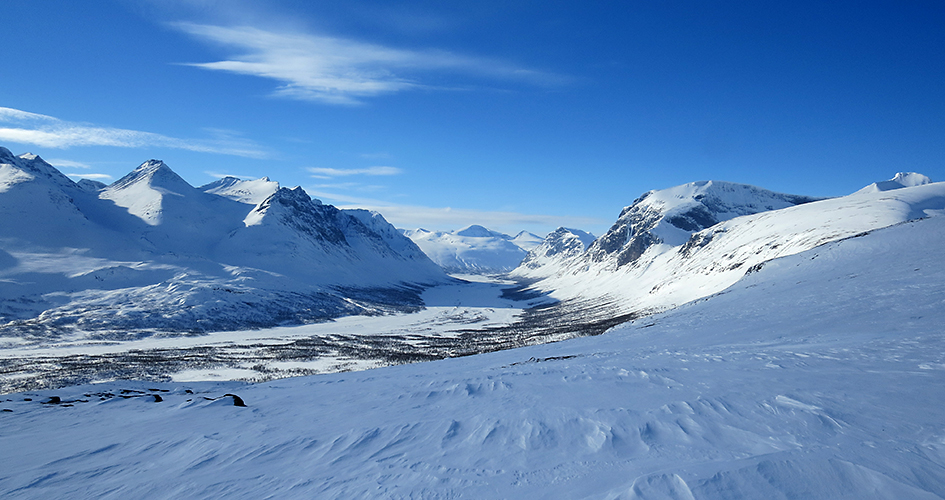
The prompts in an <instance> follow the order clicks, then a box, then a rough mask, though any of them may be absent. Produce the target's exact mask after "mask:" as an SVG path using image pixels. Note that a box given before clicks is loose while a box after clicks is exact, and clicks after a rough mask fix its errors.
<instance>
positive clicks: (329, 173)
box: [306, 167, 404, 179]
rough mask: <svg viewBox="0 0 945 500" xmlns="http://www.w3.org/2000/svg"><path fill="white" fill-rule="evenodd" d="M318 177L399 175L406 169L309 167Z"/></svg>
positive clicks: (315, 176)
mask: <svg viewBox="0 0 945 500" xmlns="http://www.w3.org/2000/svg"><path fill="white" fill-rule="evenodd" d="M306 170H308V171H309V172H311V173H312V177H314V178H316V179H331V178H333V177H348V176H352V175H399V174H402V173H403V172H404V171H403V170H401V169H399V168H397V167H367V168H321V167H310V168H308V169H306Z"/></svg>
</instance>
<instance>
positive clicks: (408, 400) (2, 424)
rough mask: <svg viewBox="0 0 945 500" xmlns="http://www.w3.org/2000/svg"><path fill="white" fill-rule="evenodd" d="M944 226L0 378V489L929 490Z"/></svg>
mask: <svg viewBox="0 0 945 500" xmlns="http://www.w3.org/2000/svg"><path fill="white" fill-rule="evenodd" d="M895 202H896V201H895V199H893V200H892V201H891V202H890V203H895ZM943 247H945V217H931V218H929V219H925V220H920V221H914V222H907V223H903V224H898V225H894V226H892V227H889V228H887V229H882V230H877V231H874V232H871V233H869V234H865V235H860V236H857V237H852V238H847V239H844V240H842V241H837V242H834V243H828V244H826V245H823V246H819V247H817V248H814V249H812V250H807V251H803V252H800V253H797V254H795V255H791V256H787V257H783V258H779V259H777V260H773V261H769V262H767V263H765V264H764V265H763V266H760V268H759V269H756V270H755V272H752V273H751V274H749V275H748V276H745V278H744V279H742V280H741V281H739V282H738V283H736V284H735V285H734V286H731V287H729V288H728V289H726V290H725V291H724V292H723V293H720V294H716V295H713V296H710V297H708V298H706V299H704V300H700V301H697V302H694V303H691V304H688V305H685V306H682V307H679V308H676V309H673V310H670V311H667V312H664V313H662V314H658V315H654V316H649V317H646V318H642V319H639V320H637V321H635V322H633V323H630V324H627V325H624V326H622V327H619V328H617V329H615V330H613V331H611V332H608V333H606V334H604V335H600V336H596V337H585V338H578V339H573V340H569V341H565V342H559V343H555V344H545V345H540V346H533V347H527V348H522V349H514V350H506V351H501V352H495V353H491V354H485V355H479V356H471V357H465V358H458V359H449V360H443V361H436V362H430V363H419V364H412V365H403V366H396V367H389V368H381V369H377V370H370V371H365V372H358V373H339V374H332V375H320V376H314V377H306V378H296V379H285V380H279V381H273V382H268V383H263V384H258V385H243V384H239V383H221V384H212V383H190V384H187V383H168V384H157V383H136V382H121V381H118V382H110V383H106V384H100V385H92V386H82V387H70V388H66V389H60V390H55V391H44V392H35V393H21V394H9V395H6V396H4V397H2V398H0V401H2V404H0V408H2V409H3V410H10V411H3V412H0V449H3V450H4V452H3V453H2V454H0V492H2V494H3V496H4V497H6V498H66V497H72V498H74V497H85V498H90V497H104V498H118V497H121V498H145V497H158V498H188V497H189V498H206V497H223V496H226V497H227V498H260V497H268V498H298V497H308V498H601V499H614V498H626V499H630V498H636V499H722V498H726V499H728V498H805V499H838V498H846V499H870V498H886V499H903V498H910V499H912V498H915V499H923V498H928V499H934V498H942V497H945V406H943V405H942V404H940V402H941V401H942V400H943V399H945V330H943V327H942V325H943V324H945V266H943V265H942V264H943V260H942V253H941V249H942V248H943ZM226 394H235V395H237V396H238V397H239V398H240V400H241V401H242V402H245V404H246V407H239V406H234V402H235V398H234V397H232V396H225V395H226ZM155 395H157V396H159V398H160V401H157V399H158V398H156V397H155ZM53 396H55V397H56V398H58V399H52V397H53ZM208 398H209V399H208ZM27 399H29V400H27Z"/></svg>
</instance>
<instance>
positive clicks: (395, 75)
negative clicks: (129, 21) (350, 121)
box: [173, 22, 568, 105]
mask: <svg viewBox="0 0 945 500" xmlns="http://www.w3.org/2000/svg"><path fill="white" fill-rule="evenodd" d="M173 26H174V27H176V28H177V29H179V30H181V31H183V32H185V33H188V34H190V35H191V36H194V37H196V38H198V39H201V40H204V41H207V42H211V43H215V44H218V45H221V46H224V47H227V48H230V49H234V51H235V52H236V53H235V54H234V55H232V56H230V57H229V58H228V59H226V60H223V61H215V62H205V63H185V64H186V65H189V66H194V67H197V68H202V69H207V70H214V71H227V72H230V73H238V74H243V75H252V76H258V77H262V78H269V79H272V80H276V81H278V82H280V83H281V84H282V85H281V86H280V87H278V88H277V89H276V90H275V92H274V94H275V95H277V96H282V97H289V98H293V99H300V100H307V101H318V102H322V103H327V104H349V105H350V104H360V103H361V102H362V99H363V98H365V97H373V96H378V95H381V94H390V93H395V92H401V91H404V90H411V89H417V88H443V87H442V86H440V85H434V84H432V83H430V81H431V80H433V79H434V78H432V77H431V76H432V75H434V74H436V75H438V76H442V75H457V74H461V75H464V76H465V77H466V78H468V77H470V76H471V77H477V78H485V79H489V80H493V81H494V80H501V81H519V82H528V83H531V84H540V85H548V84H553V85H557V84H561V83H564V82H566V81H567V80H568V78H566V77H563V76H560V75H555V74H552V73H547V72H542V71H537V70H533V69H529V68H524V67H520V66H516V65H514V64H510V63H507V62H503V61H498V60H491V59H486V58H479V57H472V56H465V55H461V54H456V53H453V52H448V51H443V50H435V49H428V50H407V49H398V48H392V47H385V46H383V45H378V44H371V43H365V42H360V41H357V40H351V39H346V38H338V37H331V36H325V35H319V34H309V33H288V32H283V31H270V30H264V29H260V28H256V27H252V26H214V25H208V24H195V23H187V22H180V23H174V24H173ZM460 81H461V82H462V83H461V84H460V85H459V86H465V85H468V82H465V81H463V80H460ZM454 87H455V86H454Z"/></svg>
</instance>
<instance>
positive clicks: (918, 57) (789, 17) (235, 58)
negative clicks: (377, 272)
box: [0, 0, 945, 234]
mask: <svg viewBox="0 0 945 500" xmlns="http://www.w3.org/2000/svg"><path fill="white" fill-rule="evenodd" d="M0 19H2V20H3V27H2V29H0V61H2V62H3V67H4V69H3V72H2V77H0V108H2V109H0V145H3V146H5V147H7V148H9V149H11V150H13V151H14V152H15V153H23V152H27V151H29V152H34V153H37V154H40V155H41V156H43V157H44V158H45V159H47V160H49V161H50V162H51V163H53V164H55V165H57V166H59V167H60V168H61V170H63V171H64V172H65V173H67V174H69V175H72V176H73V178H76V179H78V178H79V177H80V176H86V177H89V178H97V179H98V180H101V181H103V182H105V183H108V182H111V181H113V180H116V179H118V178H119V177H121V176H122V175H124V174H125V173H127V172H128V171H130V170H131V169H133V168H134V167H135V166H137V165H138V164H140V163H141V162H143V161H145V160H147V159H150V158H159V159H163V160H164V161H165V162H166V163H167V164H168V165H170V166H171V168H173V169H174V170H175V171H177V172H178V173H179V174H181V176H183V177H184V178H185V179H186V180H187V181H188V182H190V183H191V184H193V185H195V186H199V185H202V184H205V183H208V182H211V181H213V180H214V179H215V178H216V177H217V176H220V175H235V176H239V177H244V178H250V177H262V176H269V177H270V178H272V179H273V180H277V181H279V182H280V183H281V184H282V185H284V186H295V185H301V186H302V187H304V188H305V189H306V191H308V192H309V193H310V194H312V195H313V196H315V197H317V198H319V199H322V200H323V201H325V202H327V203H332V204H335V205H338V206H343V207H353V206H358V207H366V208H372V209H376V210H379V211H380V212H382V213H383V214H385V216H386V217H387V218H388V219H389V220H391V221H392V222H393V223H395V225H397V226H398V227H408V228H412V227H418V226H420V227H426V228H428V229H457V228H459V227H462V226H465V225H468V224H472V223H480V224H483V225H486V226H489V227H491V228H494V229H498V230H502V231H506V232H515V231H518V230H520V229H526V230H529V231H532V232H535V233H539V234H544V233H546V232H548V231H550V230H553V229H554V228H555V227H557V226H561V225H564V226H569V227H577V228H581V229H585V230H590V231H592V232H594V233H595V234H601V233H602V232H603V231H605V230H606V229H607V227H609V225H610V223H612V222H613V220H615V219H616V217H617V215H618V214H619V212H620V209H621V208H622V207H624V206H626V205H629V204H630V203H631V202H632V201H633V200H634V199H635V198H636V197H638V196H639V195H640V194H642V193H643V192H645V191H647V190H649V189H660V188H666V187H670V186H673V185H677V184H682V183H685V182H690V181H696V180H706V179H717V180H727V181H733V182H742V183H747V184H754V185H758V186H761V187H765V188H768V189H772V190H776V191H782V192H788V193H797V194H808V195H816V196H837V195H844V194H848V193H850V192H853V191H855V190H856V189H858V188H860V187H862V186H864V185H866V184H869V183H870V182H874V181H877V180H884V179H888V178H890V177H892V175H893V174H894V173H895V172H897V171H900V170H907V171H918V172H922V173H924V174H926V175H928V176H930V177H931V178H932V179H933V180H936V181H940V180H945V3H942V2H940V1H932V2H777V3H776V2H745V1H740V2H704V1H692V2H683V1H680V2H672V1H641V2H578V1H574V2H566V1H561V2H555V1H543V2H504V1H502V2H499V1H496V2H493V1H482V2H433V1H430V2H403V3H400V4H398V5H393V4H392V3H390V2H348V1H337V2H336V1H319V2H308V1H260V2H240V1H218V2H215V1H161V2H157V1H155V2H147V1H88V2H72V1H45V2H35V1H27V0H7V1H5V2H2V3H0Z"/></svg>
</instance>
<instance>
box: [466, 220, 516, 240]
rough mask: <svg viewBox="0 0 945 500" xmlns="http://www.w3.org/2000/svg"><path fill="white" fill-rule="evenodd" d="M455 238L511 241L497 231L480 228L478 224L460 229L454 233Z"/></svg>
mask: <svg viewBox="0 0 945 500" xmlns="http://www.w3.org/2000/svg"><path fill="white" fill-rule="evenodd" d="M453 234H455V235H456V236H466V237H469V238H502V239H506V240H508V239H511V237H510V236H509V235H507V234H502V233H500V232H498V231H493V230H491V229H488V228H485V227H483V226H480V225H479V224H473V225H471V226H469V227H466V228H463V229H460V230H459V231H456V232H455V233H453Z"/></svg>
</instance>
